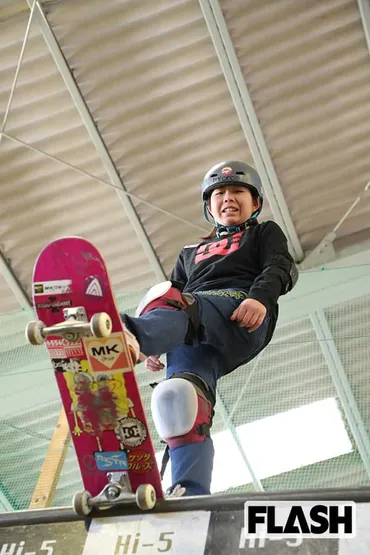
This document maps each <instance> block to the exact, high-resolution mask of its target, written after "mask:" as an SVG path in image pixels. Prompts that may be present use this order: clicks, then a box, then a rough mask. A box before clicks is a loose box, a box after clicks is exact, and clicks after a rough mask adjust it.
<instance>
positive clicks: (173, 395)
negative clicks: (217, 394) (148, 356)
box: [151, 378, 198, 440]
mask: <svg viewBox="0 0 370 555" xmlns="http://www.w3.org/2000/svg"><path fill="white" fill-rule="evenodd" d="M151 410H152V416H153V421H154V425H155V427H156V430H157V433H158V435H159V437H161V438H162V439H164V440H167V439H168V438H171V437H177V436H184V435H185V434H187V433H188V432H190V431H191V430H192V428H193V426H194V423H195V420H196V418H197V414H198V395H197V391H196V389H195V387H194V385H193V384H192V383H191V382H189V381H187V380H184V379H182V378H171V379H169V380H165V381H163V382H160V383H159V384H158V385H157V386H156V387H155V389H154V391H153V394H152V400H151Z"/></svg>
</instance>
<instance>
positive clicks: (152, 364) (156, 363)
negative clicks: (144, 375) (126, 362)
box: [144, 355, 164, 372]
mask: <svg viewBox="0 0 370 555" xmlns="http://www.w3.org/2000/svg"><path fill="white" fill-rule="evenodd" d="M144 364H145V367H146V368H147V369H148V370H150V371H151V372H158V371H159V370H162V369H163V368H164V364H162V363H161V361H160V360H159V356H157V355H150V356H149V357H147V358H146V359H145V362H144Z"/></svg>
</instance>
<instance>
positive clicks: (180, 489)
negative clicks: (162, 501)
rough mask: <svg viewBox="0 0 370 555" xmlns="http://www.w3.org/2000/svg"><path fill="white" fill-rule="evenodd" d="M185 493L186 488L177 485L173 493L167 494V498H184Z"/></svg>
mask: <svg viewBox="0 0 370 555" xmlns="http://www.w3.org/2000/svg"><path fill="white" fill-rule="evenodd" d="M185 492H186V488H183V487H182V486H181V485H180V484H176V486H175V487H174V488H173V490H172V491H171V493H165V498H166V499H171V497H183V496H184V495H185Z"/></svg>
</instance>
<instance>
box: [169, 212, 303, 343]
mask: <svg viewBox="0 0 370 555" xmlns="http://www.w3.org/2000/svg"><path fill="white" fill-rule="evenodd" d="M292 268H295V266H294V261H293V258H292V257H291V255H290V253H289V251H288V246H287V239H286V237H285V235H284V233H283V231H282V230H281V228H280V227H279V226H278V225H277V224H276V223H275V222H273V221H267V222H263V223H261V224H257V225H255V226H252V227H249V228H247V229H246V230H245V231H242V232H238V233H233V234H230V235H227V236H222V237H221V238H217V237H216V238H214V239H210V240H205V241H202V242H201V243H198V244H196V245H189V246H185V247H184V248H183V249H182V251H181V253H180V254H179V257H178V259H177V262H176V265H175V267H174V269H173V271H172V274H171V278H170V279H171V281H172V282H173V284H174V285H175V286H177V287H178V288H179V289H180V290H181V291H183V292H184V293H194V292H197V291H210V290H217V289H236V290H241V291H244V292H245V293H246V294H247V298H250V299H256V300H257V301H259V302H261V303H262V304H263V305H264V306H265V307H266V308H267V310H268V312H269V314H270V317H271V320H272V328H271V334H272V331H273V329H274V328H275V324H276V320H277V315H278V299H279V297H280V296H281V295H284V294H286V293H287V292H288V291H289V290H290V289H291V287H292V277H291V272H292ZM293 285H294V283H293ZM271 334H269V335H271Z"/></svg>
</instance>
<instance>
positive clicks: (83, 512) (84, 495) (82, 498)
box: [72, 491, 91, 516]
mask: <svg viewBox="0 0 370 555" xmlns="http://www.w3.org/2000/svg"><path fill="white" fill-rule="evenodd" d="M90 499H91V494H90V493H89V492H88V491H82V492H79V493H76V494H75V495H74V497H73V502H72V506H73V510H74V512H75V513H76V515H79V516H87V515H88V514H90V513H91V506H90Z"/></svg>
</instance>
